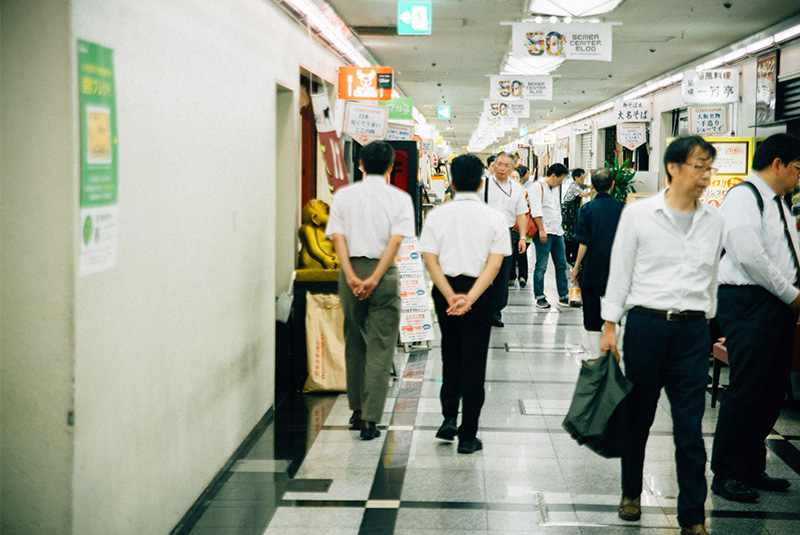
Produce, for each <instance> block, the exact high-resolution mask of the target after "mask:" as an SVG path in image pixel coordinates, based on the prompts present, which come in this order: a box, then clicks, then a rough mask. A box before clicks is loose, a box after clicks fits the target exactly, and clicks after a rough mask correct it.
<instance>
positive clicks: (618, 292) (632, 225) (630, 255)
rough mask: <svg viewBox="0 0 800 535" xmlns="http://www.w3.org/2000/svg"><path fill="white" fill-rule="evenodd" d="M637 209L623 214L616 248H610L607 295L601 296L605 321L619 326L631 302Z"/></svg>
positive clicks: (631, 208) (618, 228) (616, 239)
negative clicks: (626, 302)
mask: <svg viewBox="0 0 800 535" xmlns="http://www.w3.org/2000/svg"><path fill="white" fill-rule="evenodd" d="M634 206H635V205H634ZM634 206H629V207H628V208H627V209H626V210H623V211H622V217H620V220H619V226H618V227H617V234H616V236H615V237H614V245H613V246H612V248H611V262H610V263H609V268H608V284H607V286H606V294H605V295H604V296H603V297H602V303H601V316H602V317H603V319H604V320H605V321H611V322H614V323H619V322H620V320H621V319H622V316H623V315H624V314H625V301H626V300H627V299H628V293H629V291H630V287H631V282H632V280H633V266H634V263H635V262H636V248H637V243H636V242H637V239H638V238H637V232H636V227H637V222H636V217H635V216H636V210H635V208H634Z"/></svg>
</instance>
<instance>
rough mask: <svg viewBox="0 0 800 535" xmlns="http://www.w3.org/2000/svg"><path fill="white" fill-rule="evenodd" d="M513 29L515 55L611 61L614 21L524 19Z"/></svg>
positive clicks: (521, 56) (512, 38) (513, 52)
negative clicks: (530, 20)
mask: <svg viewBox="0 0 800 535" xmlns="http://www.w3.org/2000/svg"><path fill="white" fill-rule="evenodd" d="M512 28H513V29H512V33H511V40H512V47H511V50H512V55H513V56H514V57H517V58H520V59H523V58H537V57H542V56H549V57H555V58H563V59H568V60H569V59H583V60H595V61H611V24H608V23H597V24H559V23H556V24H552V23H542V24H536V23H534V22H520V23H518V24H514V25H513V27H512Z"/></svg>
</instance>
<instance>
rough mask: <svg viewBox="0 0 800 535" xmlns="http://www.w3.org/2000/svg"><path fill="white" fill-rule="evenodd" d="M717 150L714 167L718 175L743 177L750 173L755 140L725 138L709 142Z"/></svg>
mask: <svg viewBox="0 0 800 535" xmlns="http://www.w3.org/2000/svg"><path fill="white" fill-rule="evenodd" d="M708 142H709V143H711V144H712V145H714V148H715V149H717V157H716V158H714V167H716V168H717V169H718V171H717V174H718V175H742V176H747V175H748V174H749V173H750V162H751V161H753V149H752V147H753V140H752V139H751V138H735V137H732V138H723V139H715V140H711V139H709V140H708Z"/></svg>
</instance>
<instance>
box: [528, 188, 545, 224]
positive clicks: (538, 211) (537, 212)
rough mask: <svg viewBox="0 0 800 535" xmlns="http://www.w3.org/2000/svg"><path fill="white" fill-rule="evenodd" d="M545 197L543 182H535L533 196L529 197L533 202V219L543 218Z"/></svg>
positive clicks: (532, 189) (532, 190)
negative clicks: (543, 198)
mask: <svg viewBox="0 0 800 535" xmlns="http://www.w3.org/2000/svg"><path fill="white" fill-rule="evenodd" d="M543 196H544V187H543V186H542V182H541V181H538V182H535V183H534V186H533V187H532V188H531V194H530V196H529V200H530V201H531V216H532V217H542V214H543V212H542V197H543Z"/></svg>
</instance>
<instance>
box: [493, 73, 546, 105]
mask: <svg viewBox="0 0 800 535" xmlns="http://www.w3.org/2000/svg"><path fill="white" fill-rule="evenodd" d="M489 79H490V80H491V81H490V83H489V98H493V99H503V100H553V77H552V76H522V75H518V74H508V75H505V74H501V75H499V76H490V77H489Z"/></svg>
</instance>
